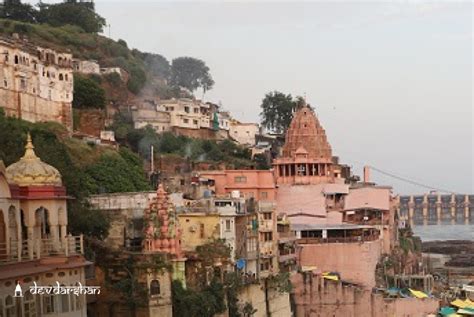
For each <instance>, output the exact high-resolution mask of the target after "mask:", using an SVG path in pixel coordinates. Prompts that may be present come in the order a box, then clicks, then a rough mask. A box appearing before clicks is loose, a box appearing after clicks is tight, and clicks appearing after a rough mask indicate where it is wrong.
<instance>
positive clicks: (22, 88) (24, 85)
mask: <svg viewBox="0 0 474 317" xmlns="http://www.w3.org/2000/svg"><path fill="white" fill-rule="evenodd" d="M20 89H21V90H26V80H25V79H21V80H20Z"/></svg>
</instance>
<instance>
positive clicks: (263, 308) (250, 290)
mask: <svg viewBox="0 0 474 317" xmlns="http://www.w3.org/2000/svg"><path fill="white" fill-rule="evenodd" d="M239 302H240V303H241V304H244V303H245V302H249V303H251V304H252V306H253V308H254V309H256V310H257V312H256V313H255V315H253V316H254V317H266V316H272V317H288V316H291V309H290V296H289V294H288V293H280V292H279V291H278V290H274V289H271V290H268V308H269V313H270V314H269V315H268V314H267V303H266V301H265V291H264V287H263V283H262V284H250V285H247V286H246V287H244V289H243V290H242V292H241V293H240V296H239Z"/></svg>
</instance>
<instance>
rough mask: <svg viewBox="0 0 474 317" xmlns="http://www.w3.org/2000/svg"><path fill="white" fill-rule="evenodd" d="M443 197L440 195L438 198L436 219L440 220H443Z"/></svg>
mask: <svg viewBox="0 0 474 317" xmlns="http://www.w3.org/2000/svg"><path fill="white" fill-rule="evenodd" d="M441 205H442V204H441V195H440V194H438V197H437V198H436V217H437V218H438V220H441Z"/></svg>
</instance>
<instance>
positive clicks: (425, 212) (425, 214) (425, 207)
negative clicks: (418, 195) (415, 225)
mask: <svg viewBox="0 0 474 317" xmlns="http://www.w3.org/2000/svg"><path fill="white" fill-rule="evenodd" d="M427 218H428V194H424V195H423V219H427Z"/></svg>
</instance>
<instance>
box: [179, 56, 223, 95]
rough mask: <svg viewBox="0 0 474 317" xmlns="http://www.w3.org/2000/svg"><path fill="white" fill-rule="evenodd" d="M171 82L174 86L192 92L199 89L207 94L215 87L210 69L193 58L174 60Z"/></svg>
mask: <svg viewBox="0 0 474 317" xmlns="http://www.w3.org/2000/svg"><path fill="white" fill-rule="evenodd" d="M170 81H171V85H172V86H175V87H181V88H186V89H188V90H189V91H191V92H193V91H195V90H196V89H198V88H202V89H203V90H204V92H206V91H208V90H210V89H212V86H213V85H214V80H213V79H212V77H211V74H210V73H209V67H207V66H206V63H204V62H203V61H202V60H200V59H196V58H193V57H178V58H175V59H173V62H172V63H171V79H170Z"/></svg>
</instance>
